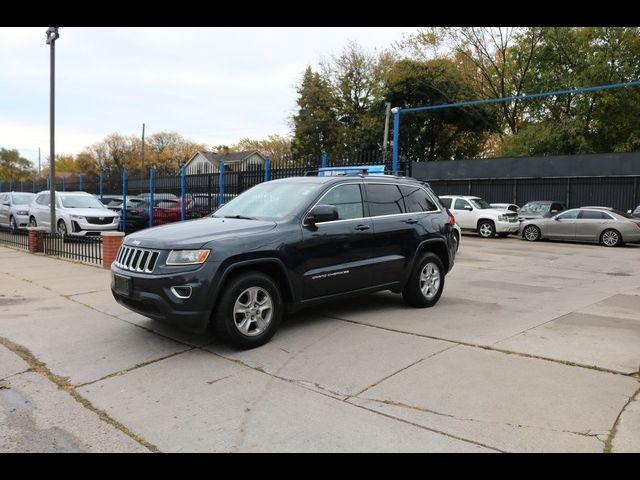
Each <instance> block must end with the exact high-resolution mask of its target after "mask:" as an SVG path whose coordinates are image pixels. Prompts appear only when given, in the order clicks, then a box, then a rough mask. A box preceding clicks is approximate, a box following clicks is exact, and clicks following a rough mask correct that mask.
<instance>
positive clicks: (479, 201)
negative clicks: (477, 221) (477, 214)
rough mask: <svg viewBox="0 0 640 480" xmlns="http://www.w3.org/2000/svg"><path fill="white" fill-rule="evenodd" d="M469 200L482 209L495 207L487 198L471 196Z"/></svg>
mask: <svg viewBox="0 0 640 480" xmlns="http://www.w3.org/2000/svg"><path fill="white" fill-rule="evenodd" d="M469 201H470V202H471V203H473V206H474V207H476V208H478V209H480V210H484V209H486V208H493V207H492V206H491V205H490V204H489V202H487V201H486V200H484V199H482V198H470V199H469Z"/></svg>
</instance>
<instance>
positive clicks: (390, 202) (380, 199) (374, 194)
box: [367, 184, 404, 217]
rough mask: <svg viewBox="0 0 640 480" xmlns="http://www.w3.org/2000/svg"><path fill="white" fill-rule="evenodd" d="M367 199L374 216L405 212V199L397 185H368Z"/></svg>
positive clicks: (370, 212) (370, 213)
mask: <svg viewBox="0 0 640 480" xmlns="http://www.w3.org/2000/svg"><path fill="white" fill-rule="evenodd" d="M367 200H368V203H369V215H371V216H372V217H377V216H379V215H394V214H397V213H404V201H403V200H402V194H401V193H400V190H399V189H398V187H397V186H396V185H375V184H374V185H367Z"/></svg>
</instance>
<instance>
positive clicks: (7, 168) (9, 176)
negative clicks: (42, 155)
mask: <svg viewBox="0 0 640 480" xmlns="http://www.w3.org/2000/svg"><path fill="white" fill-rule="evenodd" d="M33 173H34V172H33V165H32V164H31V162H30V161H29V160H27V159H26V158H24V157H22V156H21V155H20V152H19V151H18V150H8V149H5V148H0V179H2V180H4V181H12V182H16V181H19V180H25V179H27V178H30V177H31V176H33Z"/></svg>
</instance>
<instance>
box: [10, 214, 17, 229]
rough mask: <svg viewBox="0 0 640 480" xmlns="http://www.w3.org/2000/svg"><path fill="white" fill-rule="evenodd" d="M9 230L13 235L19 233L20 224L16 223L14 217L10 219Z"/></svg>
mask: <svg viewBox="0 0 640 480" xmlns="http://www.w3.org/2000/svg"><path fill="white" fill-rule="evenodd" d="M9 228H10V229H11V233H17V232H18V224H17V223H16V219H15V218H14V216H13V215H11V216H10V217H9Z"/></svg>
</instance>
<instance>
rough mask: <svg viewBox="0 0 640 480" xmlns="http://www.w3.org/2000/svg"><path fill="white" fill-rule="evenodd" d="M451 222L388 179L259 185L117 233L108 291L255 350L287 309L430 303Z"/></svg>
mask: <svg viewBox="0 0 640 480" xmlns="http://www.w3.org/2000/svg"><path fill="white" fill-rule="evenodd" d="M454 224H455V219H454V218H453V216H451V215H450V214H449V212H448V211H447V209H446V208H444V207H443V206H442V205H441V204H440V202H439V201H438V199H437V197H436V195H435V194H434V193H433V192H432V191H431V190H430V189H429V188H428V186H426V185H424V184H423V183H421V182H418V181H416V180H413V179H411V178H400V177H393V176H366V175H356V176H340V177H297V178H287V179H282V180H273V181H270V182H265V183H261V184H259V185H257V186H255V187H253V188H251V189H250V190H247V191H246V192H244V193H243V194H241V195H239V196H238V197H237V198H235V199H233V200H231V201H230V202H229V203H227V204H226V205H224V206H223V207H221V208H220V209H218V210H217V211H216V212H215V213H214V214H213V215H210V216H208V217H204V218H201V219H197V220H190V221H186V222H181V223H177V224H172V225H165V226H160V227H155V228H150V229H146V230H143V231H140V232H137V233H134V234H132V235H129V236H127V237H126V238H125V241H124V243H123V245H122V246H121V248H120V250H119V252H118V255H117V258H116V260H115V262H114V263H113V264H112V266H111V270H112V283H111V289H112V292H113V295H114V297H115V299H116V300H117V301H118V302H119V303H120V304H122V305H124V306H126V307H128V308H129V309H131V310H133V311H135V312H138V313H140V314H142V315H145V316H147V317H149V318H152V319H156V320H160V321H166V322H171V323H173V324H176V325H179V326H180V327H182V328H185V329H188V330H191V331H196V332H200V333H201V332H204V331H205V330H206V328H207V326H208V325H209V324H211V325H212V326H213V329H214V333H215V334H216V335H217V336H218V337H219V338H220V339H221V340H222V341H223V342H225V343H227V344H229V345H231V346H234V347H237V348H243V349H247V348H253V347H257V346H259V345H262V344H264V343H266V342H267V341H268V340H269V339H270V338H271V337H272V336H273V334H274V333H275V332H276V330H277V328H278V325H279V324H280V321H281V319H282V316H283V314H284V313H285V311H293V310H297V309H299V308H301V307H306V306H309V305H313V304H316V303H318V302H324V301H330V300H335V299H337V298H342V297H344V296H347V295H354V294H364V293H370V292H375V291H379V290H391V291H393V292H396V293H402V296H403V297H404V299H405V301H406V302H407V303H408V304H409V305H411V306H414V307H431V306H433V305H435V304H436V302H437V301H438V299H439V298H440V295H441V294H442V290H443V287H444V279H445V275H446V274H447V273H448V272H449V271H450V270H451V268H452V267H453V263H454V258H455V239H454V234H453V228H454Z"/></svg>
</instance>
